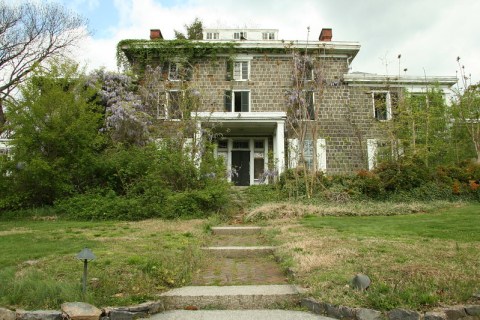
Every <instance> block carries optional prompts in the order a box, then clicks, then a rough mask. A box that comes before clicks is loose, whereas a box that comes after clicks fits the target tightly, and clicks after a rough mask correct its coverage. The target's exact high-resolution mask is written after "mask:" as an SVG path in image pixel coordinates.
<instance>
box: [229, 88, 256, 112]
mask: <svg viewBox="0 0 480 320" xmlns="http://www.w3.org/2000/svg"><path fill="white" fill-rule="evenodd" d="M231 92H232V96H231V101H230V110H232V111H230V113H242V112H251V110H252V92H251V90H240V89H239V90H232V91H231ZM235 92H248V111H235ZM227 112H228V111H227Z"/></svg>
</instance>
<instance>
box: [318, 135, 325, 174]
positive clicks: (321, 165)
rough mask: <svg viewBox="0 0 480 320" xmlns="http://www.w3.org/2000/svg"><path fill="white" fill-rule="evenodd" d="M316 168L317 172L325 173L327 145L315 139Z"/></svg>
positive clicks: (323, 141)
mask: <svg viewBox="0 0 480 320" xmlns="http://www.w3.org/2000/svg"><path fill="white" fill-rule="evenodd" d="M317 168H318V171H323V172H325V171H327V143H326V141H325V139H317Z"/></svg>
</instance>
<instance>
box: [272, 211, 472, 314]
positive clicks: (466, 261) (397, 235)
mask: <svg viewBox="0 0 480 320" xmlns="http://www.w3.org/2000/svg"><path fill="white" fill-rule="evenodd" d="M268 223H269V224H270V225H271V231H270V234H271V235H272V236H273V237H274V239H275V241H277V242H278V244H279V245H280V255H281V256H282V257H283V258H284V263H285V264H287V265H288V266H289V267H291V268H292V269H293V270H294V272H295V273H296V277H297V281H298V282H300V283H301V284H303V285H304V286H307V287H310V288H311V292H312V295H313V296H314V297H316V298H318V299H319V300H322V301H326V302H330V303H334V304H340V305H349V306H362V307H369V308H374V309H380V310H389V309H393V308H398V307H405V308H411V309H418V310H426V309H432V308H434V307H436V306H441V305H454V304H457V303H469V302H472V301H469V299H470V298H471V296H472V294H473V293H475V292H478V291H479V290H480V268H479V263H480V205H479V204H465V205H463V206H458V205H457V206H455V207H451V208H448V209H443V210H433V211H429V212H427V213H422V214H411V215H400V216H382V217H381V216H370V217H360V216H359V217H330V216H328V217H321V216H306V217H304V218H302V219H300V220H287V219H278V220H272V221H270V222H268ZM360 272H361V273H365V274H367V275H368V276H369V277H370V278H371V279H372V285H371V287H370V288H369V289H368V291H367V292H365V293H362V292H357V291H354V290H352V289H351V288H350V287H349V283H350V280H351V279H352V278H353V276H354V275H355V274H356V273H360Z"/></svg>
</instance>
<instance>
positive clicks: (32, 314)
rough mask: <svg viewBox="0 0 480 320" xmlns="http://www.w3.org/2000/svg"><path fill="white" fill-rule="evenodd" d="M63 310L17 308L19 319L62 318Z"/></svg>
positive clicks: (45, 319) (42, 319) (49, 319)
mask: <svg viewBox="0 0 480 320" xmlns="http://www.w3.org/2000/svg"><path fill="white" fill-rule="evenodd" d="M62 319H63V317H62V312H60V311H51V310H36V311H25V310H17V320H62Z"/></svg>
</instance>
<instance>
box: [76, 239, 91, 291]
mask: <svg viewBox="0 0 480 320" xmlns="http://www.w3.org/2000/svg"><path fill="white" fill-rule="evenodd" d="M76 258H77V259H78V260H83V279H82V293H83V297H85V294H86V293H87V270H88V261H90V260H94V259H95V258H96V257H95V255H94V254H93V252H92V250H90V249H88V248H84V249H83V250H82V251H80V253H79V254H77V256H76Z"/></svg>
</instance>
